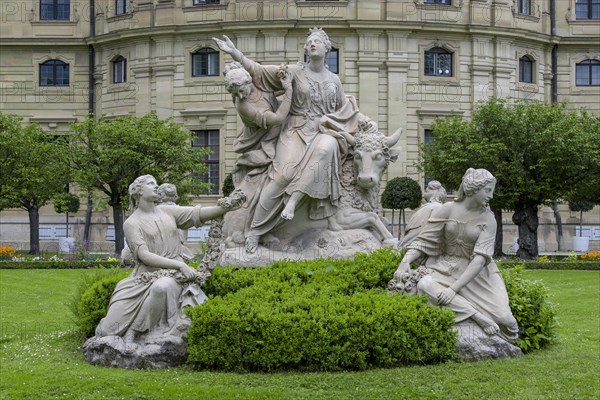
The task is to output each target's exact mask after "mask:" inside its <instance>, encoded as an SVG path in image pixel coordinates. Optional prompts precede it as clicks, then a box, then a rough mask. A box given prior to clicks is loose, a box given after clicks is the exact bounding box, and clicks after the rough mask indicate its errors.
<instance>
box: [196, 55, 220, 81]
mask: <svg viewBox="0 0 600 400" xmlns="http://www.w3.org/2000/svg"><path fill="white" fill-rule="evenodd" d="M217 75H219V52H218V51H216V50H214V49H211V48H203V49H200V50H198V51H197V52H195V53H194V54H192V76H217Z"/></svg>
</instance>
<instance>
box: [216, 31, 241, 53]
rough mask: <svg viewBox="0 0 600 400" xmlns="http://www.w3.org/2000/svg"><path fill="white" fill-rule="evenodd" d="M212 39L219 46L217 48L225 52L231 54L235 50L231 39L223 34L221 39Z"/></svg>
mask: <svg viewBox="0 0 600 400" xmlns="http://www.w3.org/2000/svg"><path fill="white" fill-rule="evenodd" d="M212 39H213V40H214V41H215V43H216V44H217V46H219V48H220V49H221V50H222V51H224V52H226V53H229V54H232V53H233V52H235V51H236V50H237V49H236V48H235V45H234V44H233V42H232V41H231V39H229V38H228V37H227V36H226V35H223V39H217V38H215V37H214V38H212Z"/></svg>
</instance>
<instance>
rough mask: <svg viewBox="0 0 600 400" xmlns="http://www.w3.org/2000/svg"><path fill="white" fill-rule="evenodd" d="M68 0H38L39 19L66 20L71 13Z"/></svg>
mask: <svg viewBox="0 0 600 400" xmlns="http://www.w3.org/2000/svg"><path fill="white" fill-rule="evenodd" d="M70 3H71V2H70V0H40V19H41V20H57V19H58V20H68V19H69V18H70V14H71V4H70Z"/></svg>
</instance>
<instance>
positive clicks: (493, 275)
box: [389, 168, 518, 343]
mask: <svg viewBox="0 0 600 400" xmlns="http://www.w3.org/2000/svg"><path fill="white" fill-rule="evenodd" d="M495 185H496V178H494V176H493V175H492V174H490V173H489V172H488V171H486V170H485V169H477V170H476V169H473V168H469V169H468V170H467V172H466V173H465V175H464V176H463V179H462V184H461V185H460V188H459V190H458V197H457V199H456V201H455V202H451V203H446V204H444V205H442V206H441V207H439V208H437V209H436V210H435V211H434V212H433V214H432V215H431V218H429V220H428V222H427V224H426V225H425V226H424V227H423V228H422V230H421V232H420V233H419V234H418V235H417V237H416V238H415V239H414V240H413V241H412V242H410V244H409V245H408V246H407V248H408V250H407V252H406V254H405V255H404V258H403V259H402V261H401V262H400V265H399V267H398V269H397V270H396V272H395V273H394V278H393V279H392V281H391V282H390V284H389V288H390V290H391V291H400V292H408V293H410V292H411V291H412V290H414V287H413V284H412V283H415V282H417V284H416V291H417V292H418V293H421V294H427V296H428V297H429V301H430V302H431V303H432V304H434V305H440V306H445V307H448V308H450V309H451V310H453V311H454V313H455V315H456V317H455V319H456V323H459V322H462V321H465V320H467V319H471V320H473V321H474V322H475V323H477V324H478V325H479V326H480V327H481V329H482V330H483V332H485V333H486V334H487V335H490V336H492V335H498V336H499V337H500V338H502V339H504V340H505V341H507V342H509V343H514V342H515V341H516V339H517V337H518V326H517V321H516V320H515V318H514V317H513V315H512V312H511V310H510V307H509V303H508V294H507V293H506V287H505V285H504V281H503V280H502V276H501V275H500V271H499V270H498V267H497V266H496V264H495V262H494V260H493V259H492V254H493V252H494V241H495V237H496V220H495V219H494V215H493V213H492V212H491V211H490V210H489V209H488V207H487V203H488V201H489V200H490V199H492V197H493V194H494V188H495ZM423 260H424V261H423ZM415 262H421V263H422V264H423V265H424V266H425V267H426V269H424V268H423V267H420V268H419V269H418V270H416V271H415V270H411V269H410V265H411V264H412V263H415ZM415 277H416V278H417V279H415ZM411 282H412V283H411ZM407 287H408V288H410V289H411V290H408V289H407Z"/></svg>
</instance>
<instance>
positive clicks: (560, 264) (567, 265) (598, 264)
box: [498, 260, 600, 271]
mask: <svg viewBox="0 0 600 400" xmlns="http://www.w3.org/2000/svg"><path fill="white" fill-rule="evenodd" d="M498 265H499V266H500V267H503V268H514V267H519V266H520V267H523V268H525V269H553V270H562V271H567V270H593V271H600V261H582V260H573V261H570V260H569V261H567V260H561V261H550V262H539V261H501V262H499V263H498Z"/></svg>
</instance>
